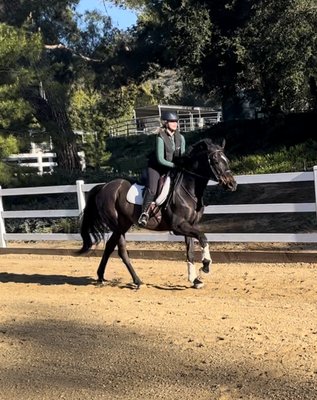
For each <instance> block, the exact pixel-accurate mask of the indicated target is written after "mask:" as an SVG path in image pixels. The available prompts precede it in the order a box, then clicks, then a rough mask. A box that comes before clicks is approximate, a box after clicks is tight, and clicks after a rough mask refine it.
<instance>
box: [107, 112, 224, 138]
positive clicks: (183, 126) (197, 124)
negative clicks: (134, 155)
mask: <svg viewBox="0 0 317 400" xmlns="http://www.w3.org/2000/svg"><path fill="white" fill-rule="evenodd" d="M221 121H222V112H221V111H205V112H203V113H201V115H200V114H198V112H196V114H193V113H192V112H187V113H186V114H179V121H178V124H179V130H180V131H181V132H182V133H184V132H191V131H194V130H198V129H203V128H208V127H210V126H212V125H215V124H217V123H218V122H221ZM160 126H161V120H160V116H159V115H154V116H148V117H142V118H134V119H129V120H126V121H121V122H119V123H118V124H116V125H113V126H112V127H110V136H132V135H140V134H145V135H152V134H154V133H156V132H157V130H158V128H159V127H160Z"/></svg>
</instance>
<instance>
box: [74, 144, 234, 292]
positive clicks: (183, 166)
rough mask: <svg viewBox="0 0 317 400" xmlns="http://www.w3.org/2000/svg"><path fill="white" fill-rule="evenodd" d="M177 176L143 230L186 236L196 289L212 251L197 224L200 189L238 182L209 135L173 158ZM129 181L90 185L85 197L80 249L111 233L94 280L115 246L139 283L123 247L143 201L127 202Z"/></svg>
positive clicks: (138, 283) (190, 276) (101, 273)
mask: <svg viewBox="0 0 317 400" xmlns="http://www.w3.org/2000/svg"><path fill="white" fill-rule="evenodd" d="M175 164H176V167H175V176H174V179H172V182H173V183H172V189H171V191H170V194H169V195H168V197H167V199H166V201H165V202H164V203H163V205H162V206H161V207H160V208H159V210H158V212H156V213H154V215H150V219H149V222H148V224H147V226H146V229H149V230H154V231H170V232H173V233H174V234H175V235H181V236H184V237H185V243H186V258H187V268H188V280H189V281H190V282H191V283H192V284H193V287H194V288H201V287H203V285H204V283H203V278H202V276H203V274H202V273H208V272H209V268H210V263H211V256H210V251H209V245H208V241H207V237H206V235H205V234H204V232H202V230H201V228H200V227H199V221H200V220H201V218H202V216H203V212H204V206H203V194H204V190H205V189H206V187H207V184H208V181H209V180H213V181H215V182H218V184H219V185H220V186H221V187H223V188H225V189H227V190H229V191H235V190H236V188H237V183H236V181H235V179H234V177H233V174H232V172H231V170H230V168H229V160H228V158H227V157H226V155H225V154H224V142H223V143H222V145H218V144H215V143H213V142H212V141H211V139H202V140H199V141H198V142H196V143H194V144H193V145H191V146H189V148H188V149H187V151H186V152H185V154H184V155H183V156H181V157H179V158H178V159H177V160H175ZM131 186H132V183H131V182H129V181H128V180H127V179H120V178H117V179H114V180H112V181H109V182H108V183H105V184H97V185H96V186H94V187H93V188H92V189H91V190H90V192H89V193H88V196H87V202H86V206H85V208H84V211H83V215H82V219H81V228H80V234H81V237H82V248H81V249H80V250H79V253H81V254H83V253H86V252H88V251H89V250H90V249H91V247H92V246H93V245H94V244H96V245H97V244H99V243H100V242H101V241H102V240H103V239H104V235H105V233H106V232H108V231H109V230H110V231H111V232H112V233H111V236H110V238H109V239H108V240H107V242H106V246H105V249H104V253H103V255H102V258H101V261H100V264H99V267H98V270H97V276H98V279H97V282H98V284H103V283H104V282H105V279H104V274H105V269H106V265H107V262H108V260H109V257H110V256H111V254H112V252H113V251H114V249H115V247H116V246H117V248H118V255H119V257H120V258H121V260H122V261H123V263H124V264H125V266H126V267H127V269H128V271H129V273H130V275H131V277H132V280H133V286H134V287H136V288H140V286H141V285H142V284H143V282H142V281H141V279H140V278H139V277H138V275H137V274H136V272H135V270H134V268H133V266H132V264H131V261H130V259H129V255H128V252H127V247H126V240H125V234H126V232H127V231H128V230H129V229H130V227H131V226H132V225H134V224H137V221H138V218H139V216H140V214H141V205H137V204H132V203H130V202H129V201H127V193H128V191H129V189H130V188H131ZM195 240H196V241H198V243H199V245H200V247H201V251H202V267H201V268H200V269H199V273H197V271H196V268H195V266H194V244H195Z"/></svg>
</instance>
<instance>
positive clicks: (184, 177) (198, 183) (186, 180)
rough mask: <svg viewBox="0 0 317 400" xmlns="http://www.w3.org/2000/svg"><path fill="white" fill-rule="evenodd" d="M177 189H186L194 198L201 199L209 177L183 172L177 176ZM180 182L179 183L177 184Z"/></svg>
mask: <svg viewBox="0 0 317 400" xmlns="http://www.w3.org/2000/svg"><path fill="white" fill-rule="evenodd" d="M177 178H178V180H177V181H176V188H175V189H176V190H180V191H182V190H183V191H185V192H187V193H188V194H190V196H191V197H193V199H197V200H198V201H200V200H201V198H202V197H203V194H204V191H205V189H206V187H207V183H208V179H207V178H202V177H199V176H196V175H194V174H191V173H188V172H181V173H180V176H178V177H177ZM178 182H179V184H177V183H178Z"/></svg>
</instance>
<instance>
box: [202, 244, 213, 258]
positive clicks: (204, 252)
mask: <svg viewBox="0 0 317 400" xmlns="http://www.w3.org/2000/svg"><path fill="white" fill-rule="evenodd" d="M201 260H209V261H211V257H210V251H209V244H208V243H207V244H206V246H205V247H202V248H201Z"/></svg>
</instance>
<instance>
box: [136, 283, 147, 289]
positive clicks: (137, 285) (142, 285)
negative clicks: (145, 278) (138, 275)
mask: <svg viewBox="0 0 317 400" xmlns="http://www.w3.org/2000/svg"><path fill="white" fill-rule="evenodd" d="M134 286H135V289H136V290H140V289H142V288H145V287H146V285H145V284H144V283H143V282H138V283H134Z"/></svg>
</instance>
